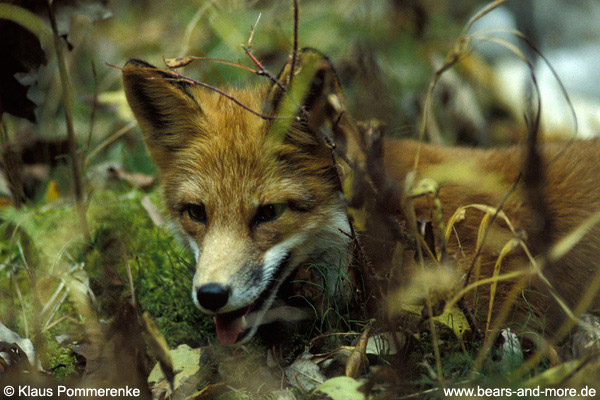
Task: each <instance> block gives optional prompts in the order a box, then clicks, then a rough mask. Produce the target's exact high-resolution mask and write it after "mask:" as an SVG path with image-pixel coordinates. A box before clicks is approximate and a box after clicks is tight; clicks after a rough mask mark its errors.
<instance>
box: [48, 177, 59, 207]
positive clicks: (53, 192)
mask: <svg viewBox="0 0 600 400" xmlns="http://www.w3.org/2000/svg"><path fill="white" fill-rule="evenodd" d="M59 197H60V190H59V188H58V182H56V181H55V180H51V181H50V183H49V184H48V188H47V189H46V196H45V198H46V203H52V202H53V201H56V200H58V198H59Z"/></svg>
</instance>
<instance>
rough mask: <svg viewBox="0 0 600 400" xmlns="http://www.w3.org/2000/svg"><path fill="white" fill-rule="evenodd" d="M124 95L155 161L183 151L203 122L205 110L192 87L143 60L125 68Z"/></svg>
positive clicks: (128, 63) (130, 63)
mask: <svg viewBox="0 0 600 400" xmlns="http://www.w3.org/2000/svg"><path fill="white" fill-rule="evenodd" d="M123 85H124V87H125V95H126V96H127V101H128V102H129V106H130V107H131V109H132V111H133V114H134V115H135V117H136V119H137V120H138V122H139V124H140V126H141V128H142V131H143V133H144V140H145V141H146V146H147V147H148V149H149V150H150V153H151V154H152V156H153V157H154V158H155V159H160V158H162V157H161V156H165V155H166V154H165V153H170V152H173V151H176V150H178V149H181V148H182V147H184V146H185V144H186V142H187V141H188V140H189V139H190V136H191V135H192V134H193V132H194V129H191V127H192V126H193V125H194V124H195V123H196V122H200V119H201V118H202V110H201V108H200V105H199V104H198V102H197V101H196V99H195V98H194V96H193V95H192V94H191V90H190V89H191V87H192V84H190V83H188V82H186V81H183V80H178V79H177V78H176V76H174V75H171V74H169V73H168V72H165V71H159V70H158V69H157V68H156V67H154V66H152V65H150V64H148V63H146V62H144V61H140V60H129V61H128V62H127V64H125V67H124V68H123Z"/></svg>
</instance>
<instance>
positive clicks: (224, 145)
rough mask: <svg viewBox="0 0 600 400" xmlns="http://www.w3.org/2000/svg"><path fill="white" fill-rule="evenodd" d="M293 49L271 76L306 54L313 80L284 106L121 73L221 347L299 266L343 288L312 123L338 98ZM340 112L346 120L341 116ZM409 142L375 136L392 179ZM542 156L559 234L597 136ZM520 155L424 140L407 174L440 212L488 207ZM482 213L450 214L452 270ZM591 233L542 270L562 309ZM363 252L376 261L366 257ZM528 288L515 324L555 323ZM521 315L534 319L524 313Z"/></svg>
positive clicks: (551, 309) (140, 71)
mask: <svg viewBox="0 0 600 400" xmlns="http://www.w3.org/2000/svg"><path fill="white" fill-rule="evenodd" d="M298 56H299V61H298V63H297V65H296V70H295V71H294V73H293V74H291V73H290V70H291V68H290V63H288V65H287V66H286V67H285V68H284V69H283V71H282V73H281V74H280V75H279V78H278V79H279V81H280V82H281V83H283V85H282V86H285V85H287V84H290V83H291V82H292V78H293V79H294V82H296V81H299V80H300V77H301V76H302V71H303V68H304V69H306V68H307V67H305V66H304V64H306V63H305V62H304V61H303V60H304V59H308V58H311V57H312V58H313V59H315V58H316V59H318V60H320V61H319V63H318V66H317V67H316V68H313V70H312V71H311V72H310V79H307V80H306V79H305V80H306V83H307V84H308V86H307V87H308V88H309V90H308V91H307V94H306V95H305V96H304V97H303V99H302V101H300V102H299V103H294V104H293V107H291V108H290V107H289V104H288V105H287V108H286V106H285V105H284V103H285V99H286V95H285V93H284V90H283V89H282V88H281V86H279V85H277V84H264V85H259V86H256V87H254V88H250V89H234V88H226V89H224V91H225V92H227V93H228V94H229V95H230V96H232V97H233V98H235V99H236V100H237V101H238V102H240V103H242V104H244V105H245V106H246V108H249V109H251V110H255V111H258V113H257V112H250V111H248V109H246V108H242V107H240V106H239V105H238V104H236V103H234V102H233V101H231V99H229V98H226V97H224V96H222V95H221V94H219V93H216V92H214V91H211V90H208V89H206V88H204V87H201V86H198V85H195V84H193V83H191V82H190V81H189V80H186V79H179V78H177V77H176V76H174V75H171V74H169V73H168V72H165V71H160V70H158V69H156V68H155V67H153V66H151V65H150V64H147V63H145V62H143V61H139V60H130V61H129V62H128V63H127V64H126V65H125V67H124V69H123V76H124V87H125V92H126V95H127V99H128V102H129V104H130V106H131V108H132V110H133V112H134V114H135V116H136V118H137V120H138V121H139V124H140V126H141V128H142V131H143V134H144V139H145V143H146V146H147V149H148V151H149V152H150V155H151V157H152V158H153V159H154V160H155V162H156V164H157V166H158V170H159V175H160V180H161V182H162V186H163V189H164V198H165V201H166V205H167V208H168V210H169V212H170V214H171V216H172V218H173V220H174V221H175V222H176V225H177V227H179V229H180V230H181V234H182V236H183V237H184V238H185V240H186V241H187V243H189V246H190V247H191V249H192V250H193V252H194V254H195V258H196V273H195V276H194V279H193V287H192V297H193V301H194V302H195V304H196V305H197V306H198V308H199V309H200V310H202V311H203V312H205V313H209V314H212V315H214V316H215V322H216V330H217V336H218V339H219V340H220V341H221V342H222V343H225V344H234V343H242V342H244V341H247V340H248V339H250V338H251V337H252V336H253V335H254V334H255V332H256V330H257V328H258V326H259V325H261V323H264V322H265V321H267V320H268V319H269V317H268V314H269V310H270V309H271V308H272V307H274V306H275V305H276V304H278V303H277V300H276V297H277V293H278V291H279V290H280V288H281V286H282V284H283V283H284V282H285V281H286V279H288V278H289V277H290V276H291V274H292V273H293V272H294V271H295V270H296V269H298V268H299V267H301V266H303V265H307V264H320V265H326V266H328V270H327V271H328V272H327V274H325V276H324V278H323V279H324V280H325V281H328V283H329V284H328V285H327V287H328V288H334V289H332V291H333V292H335V293H332V295H333V296H338V297H339V299H340V301H345V300H346V298H347V295H344V294H343V293H338V292H344V291H347V290H348V289H347V284H348V283H347V282H346V281H345V278H344V276H345V271H346V268H347V266H348V265H349V264H350V263H351V262H352V254H351V253H352V243H351V237H352V235H351V224H350V220H349V217H348V215H347V211H346V206H347V204H346V200H345V199H344V196H343V193H342V190H341V185H340V181H339V176H338V171H337V169H336V166H335V165H334V163H333V162H332V154H331V149H330V147H329V146H328V145H327V143H326V141H325V140H324V139H323V137H322V136H321V135H320V134H319V133H318V132H316V131H315V129H313V128H312V127H313V126H314V124H311V121H310V119H311V118H312V116H313V112H317V111H315V104H317V103H318V101H317V100H318V99H319V98H322V97H323V96H327V94H328V92H336V93H335V94H336V95H337V96H338V98H339V99H340V100H341V93H340V91H339V83H338V82H337V77H336V76H335V72H334V70H333V67H332V66H331V64H330V63H329V61H328V60H327V59H326V58H324V57H323V56H321V55H320V54H318V53H316V52H314V51H310V50H305V51H303V52H302V53H301V54H299V55H298ZM285 104H287V103H285ZM282 109H283V111H282ZM290 109H293V110H294V112H299V111H298V109H300V110H301V111H302V112H299V113H298V114H297V117H296V118H294V119H293V120H291V121H290V120H287V121H288V122H287V123H282V121H283V120H280V119H277V116H280V115H282V112H283V113H284V114H285V112H286V110H287V111H289V110H290ZM259 113H262V114H263V115H262V116H261V115H257V114H259ZM265 115H266V116H267V118H265ZM340 119H343V121H344V123H351V120H350V117H349V116H347V115H346V114H345V113H343V114H342V115H341V116H340ZM418 146H419V144H418V142H415V141H410V140H394V139H388V138H386V139H385V140H384V146H383V158H384V165H385V169H386V173H387V174H388V175H389V176H391V177H392V178H394V179H396V180H397V181H398V182H403V181H404V179H405V178H406V176H407V174H408V173H409V172H410V171H411V170H412V169H413V163H414V160H415V155H416V153H417V148H418ZM541 153H542V157H543V160H544V163H543V164H544V166H545V168H546V174H547V184H546V187H545V194H546V201H547V207H548V210H549V212H550V214H551V216H552V218H553V220H554V221H555V224H554V227H553V232H552V237H553V239H555V240H557V239H560V238H561V237H563V236H564V235H566V234H567V233H568V232H570V231H571V230H573V229H574V228H575V227H577V226H578V225H579V224H580V223H582V222H583V221H585V220H586V219H588V218H589V217H590V216H591V215H592V214H593V213H594V212H596V211H598V210H599V209H600V190H598V185H597V184H598V183H600V179H599V178H598V175H597V173H596V171H595V169H596V168H595V167H596V164H597V162H596V160H597V159H598V157H600V141H597V140H591V141H581V142H579V141H575V142H572V143H568V144H567V143H564V144H562V143H561V144H549V145H544V146H542V150H541ZM523 154H524V153H523V150H522V149H521V148H519V147H513V148H507V149H493V150H478V149H467V148H447V147H441V146H434V145H425V144H424V145H422V147H421V148H420V159H419V163H418V167H417V173H418V176H419V177H435V178H436V180H438V183H439V185H440V190H439V196H440V200H441V202H442V204H443V210H444V214H443V219H444V220H446V221H447V220H448V218H449V217H450V215H451V214H452V213H453V212H454V211H455V210H456V209H457V208H458V207H460V206H464V205H468V204H472V203H482V204H488V205H491V206H496V205H498V204H499V203H500V201H501V199H502V198H503V196H504V195H505V193H506V192H507V190H508V189H509V188H510V186H511V185H512V184H513V182H514V181H515V179H516V178H517V176H518V174H519V172H520V171H521V169H522V165H523ZM453 163H459V164H460V165H461V166H462V167H463V170H464V171H465V173H464V174H460V176H458V175H455V176H452V174H448V173H445V171H447V170H448V168H450V166H451V165H452V164H453ZM492 181H493V183H494V184H490V182H492ZM499 188H501V189H502V190H500V189H499ZM505 189H506V190H505ZM415 206H416V214H417V217H418V218H428V217H429V215H430V207H429V205H428V203H427V202H426V201H424V200H417V201H416V203H415ZM531 210H532V207H531V204H528V202H527V200H526V199H525V198H524V196H523V193H522V188H517V190H516V191H515V193H514V195H513V196H511V197H509V199H508V200H507V201H506V203H505V204H504V211H505V213H506V215H507V216H508V218H509V219H510V221H511V222H512V224H513V225H514V226H515V227H516V229H517V230H520V231H522V232H524V234H523V236H524V237H526V239H525V240H526V243H527V245H528V247H529V249H530V250H531V252H532V254H533V256H536V255H538V254H540V252H541V251H542V250H541V249H543V248H545V247H544V246H543V245H544V243H540V237H538V236H536V235H535V232H536V230H535V229H534V228H535V224H536V223H537V221H535V220H532V212H531ZM390 212H392V213H395V215H393V217H394V218H397V219H398V220H405V219H406V216H405V215H403V213H404V211H403V210H402V208H401V207H400V206H399V205H398V207H396V211H390ZM481 216H482V215H477V213H475V212H467V213H466V217H465V218H464V219H463V220H461V221H458V222H456V224H455V230H456V235H453V236H452V237H451V239H450V241H449V243H448V252H449V253H450V256H451V258H452V259H454V262H455V263H456V265H458V266H459V270H460V272H461V273H462V274H465V273H466V272H467V271H466V269H467V268H468V267H469V265H470V263H471V260H472V259H473V257H474V254H475V248H476V241H477V235H478V234H477V231H478V227H479V222H480V220H481ZM494 228H495V229H496V230H497V231H503V232H504V233H505V236H506V237H508V238H510V237H511V235H512V234H511V233H510V231H509V230H508V228H507V225H506V223H505V222H503V221H497V222H495V223H494ZM528 234H530V235H531V236H529V237H527V235H528ZM599 238H600V230H599V229H597V228H594V229H593V230H592V231H591V232H589V233H588V234H587V235H586V236H585V237H584V238H583V240H581V241H580V242H579V244H578V245H577V246H576V247H575V248H574V249H573V250H572V251H570V252H568V253H567V255H566V256H565V257H563V258H562V259H561V260H560V262H558V263H556V264H555V265H552V266H551V267H552V269H551V270H548V271H546V270H544V271H543V274H544V275H545V276H547V278H548V280H549V281H550V283H551V284H552V285H553V286H554V288H555V289H556V292H557V293H558V295H559V296H561V297H562V299H564V301H565V302H566V303H567V304H568V305H569V306H570V307H573V306H574V305H575V304H576V303H577V299H578V298H579V296H580V295H581V294H582V293H584V292H585V290H586V288H587V284H588V283H589V282H590V281H591V280H592V279H593V277H594V276H595V274H596V270H597V265H598V264H600V240H599ZM500 249H501V246H500V247H498V245H497V244H494V243H490V244H487V245H484V246H483V248H482V252H481V253H482V254H481V273H480V274H479V276H478V277H475V276H474V275H471V277H470V279H471V280H473V279H481V278H484V277H490V276H491V275H492V271H493V269H494V264H495V261H496V259H497V258H498V253H499V252H500ZM381 251H382V252H385V251H387V250H384V249H382V250H381ZM372 262H373V265H372V268H373V269H377V268H378V266H377V265H375V262H376V260H372ZM504 264H505V265H507V267H506V269H508V270H515V269H519V268H523V267H524V265H528V264H529V261H528V260H527V259H526V258H525V256H524V254H523V253H522V252H521V253H519V252H515V255H514V256H513V257H512V258H507V259H506V260H505V262H504ZM382 275H383V274H382ZM405 282H410V279H409V278H407V279H406V280H405ZM503 284H504V283H503ZM503 287H504V286H502V285H499V287H498V294H497V296H496V298H497V301H500V302H501V301H502V299H503V298H504V297H505V296H506V293H507V291H508V289H506V288H505V287H504V289H503ZM527 287H528V288H529V290H531V291H532V292H534V293H535V295H532V296H531V298H532V300H531V301H527V302H523V305H520V306H518V307H516V308H515V310H514V311H513V317H514V318H513V320H515V321H516V320H519V321H520V322H522V323H524V324H527V326H534V325H535V329H539V330H543V329H544V327H545V326H547V327H551V328H548V329H555V328H556V326H557V324H559V323H560V321H562V320H563V319H564V317H563V315H562V313H561V310H560V308H559V307H557V306H556V305H555V301H554V300H553V298H552V296H549V295H548V290H547V288H546V287H545V286H544V285H543V284H541V283H540V282H539V281H538V279H533V278H532V280H531V282H529V283H528V286H527ZM482 296H483V297H482V298H483V299H484V300H483V301H479V302H478V300H477V299H475V298H473V299H471V298H470V297H469V296H467V297H466V300H467V306H468V308H469V309H472V310H475V311H476V312H477V311H480V310H487V307H488V304H486V302H485V300H486V299H489V293H488V294H487V295H486V294H483V295H482ZM486 296H487V297H486ZM483 312H484V311H481V312H479V314H480V315H483ZM494 312H497V310H494ZM530 319H531V320H533V321H535V322H533V323H529V322H528V321H529V320H530ZM483 321H484V322H485V318H483ZM478 323H479V324H480V323H481V321H479V322H478ZM480 326H481V325H480Z"/></svg>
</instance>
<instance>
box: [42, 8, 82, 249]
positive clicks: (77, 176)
mask: <svg viewBox="0 0 600 400" xmlns="http://www.w3.org/2000/svg"><path fill="white" fill-rule="evenodd" d="M47 5H48V17H49V19H50V25H51V26H52V33H53V34H54V49H55V50H56V58H57V63H58V71H59V74H60V81H61V84H62V89H63V90H62V96H63V103H64V104H63V107H64V108H65V120H66V124H67V140H68V143H69V154H70V156H71V167H72V169H73V182H74V184H75V185H74V186H75V202H76V203H77V211H78V213H79V218H80V223H81V229H82V232H83V236H84V238H85V240H86V241H89V239H90V232H89V229H88V225H87V219H86V216H85V214H86V210H85V205H84V202H83V182H82V177H81V165H80V164H79V161H78V156H77V143H76V140H75V130H74V128H73V113H72V110H71V96H70V94H71V88H70V87H69V76H68V73H67V66H66V63H65V56H64V53H63V48H62V45H61V43H60V38H59V37H58V28H57V26H56V17H55V15H54V10H53V8H52V2H51V1H50V0H47Z"/></svg>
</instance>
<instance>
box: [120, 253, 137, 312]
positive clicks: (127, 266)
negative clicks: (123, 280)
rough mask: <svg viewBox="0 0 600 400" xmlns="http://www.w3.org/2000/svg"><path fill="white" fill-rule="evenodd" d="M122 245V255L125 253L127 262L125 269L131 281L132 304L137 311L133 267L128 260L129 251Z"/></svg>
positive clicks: (124, 258)
mask: <svg viewBox="0 0 600 400" xmlns="http://www.w3.org/2000/svg"><path fill="white" fill-rule="evenodd" d="M120 244H121V253H123V260H125V267H126V268H127V280H128V281H129V294H130V295H131V304H132V305H133V308H134V309H136V310H137V301H136V299H135V289H134V287H133V276H132V275H131V266H130V265H129V259H128V258H127V250H126V249H125V245H124V244H123V242H120Z"/></svg>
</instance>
